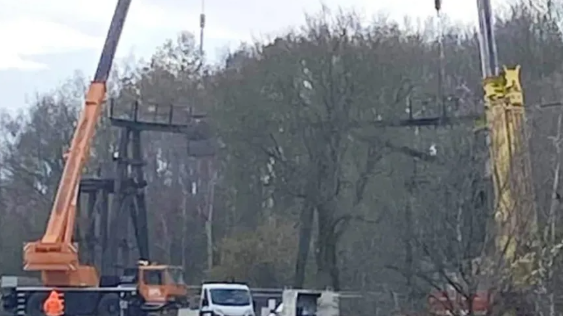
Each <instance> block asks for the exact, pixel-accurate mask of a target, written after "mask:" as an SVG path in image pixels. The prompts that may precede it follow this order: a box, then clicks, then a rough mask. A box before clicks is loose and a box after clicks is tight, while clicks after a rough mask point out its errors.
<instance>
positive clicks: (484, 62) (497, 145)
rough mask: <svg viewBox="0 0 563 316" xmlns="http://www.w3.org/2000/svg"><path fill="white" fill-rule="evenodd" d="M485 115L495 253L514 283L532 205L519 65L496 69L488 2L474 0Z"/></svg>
mask: <svg viewBox="0 0 563 316" xmlns="http://www.w3.org/2000/svg"><path fill="white" fill-rule="evenodd" d="M477 8H478V13H479V47H480V56H481V71H482V74H483V90H484V101H485V119H486V124H487V127H488V143H489V150H490V163H489V171H490V172H489V173H490V176H491V177H492V182H493V187H494V215H495V223H496V231H495V232H494V233H495V236H496V246H497V248H496V255H501V256H502V257H503V259H504V260H502V261H503V266H504V267H508V268H509V269H510V271H511V282H512V283H513V285H515V286H516V287H518V286H525V285H526V284H528V282H529V268H530V263H529V262H527V261H526V260H524V259H525V258H526V255H527V254H528V253H529V252H530V249H529V247H530V245H531V243H532V242H533V240H534V234H535V231H536V206H535V194H534V190H533V180H532V175H531V161H530V152H529V148H528V139H527V136H526V128H525V115H526V110H525V107H524V95H523V92H522V84H521V82H520V66H519V65H517V66H514V67H506V66H503V67H502V68H500V69H499V66H498V57H497V48H496V43H495V37H494V25H493V13H492V7H491V1H490V0H477Z"/></svg>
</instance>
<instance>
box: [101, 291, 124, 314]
mask: <svg viewBox="0 0 563 316" xmlns="http://www.w3.org/2000/svg"><path fill="white" fill-rule="evenodd" d="M119 314H120V312H119V295H117V294H116V293H108V294H104V295H103V296H102V298H101V299H100V302H98V316H119Z"/></svg>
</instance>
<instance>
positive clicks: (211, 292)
mask: <svg viewBox="0 0 563 316" xmlns="http://www.w3.org/2000/svg"><path fill="white" fill-rule="evenodd" d="M199 306H200V309H199V316H255V314H254V302H253V300H252V295H251V294H250V288H248V285H245V284H240V283H204V284H203V285H202V287H201V299H200V305H199Z"/></svg>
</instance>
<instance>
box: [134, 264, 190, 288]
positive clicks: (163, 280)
mask: <svg viewBox="0 0 563 316" xmlns="http://www.w3.org/2000/svg"><path fill="white" fill-rule="evenodd" d="M143 281H144V283H145V284H146V285H167V284H168V285H185V284H186V283H185V282H184V272H183V271H182V269H181V268H176V267H167V268H163V269H145V270H143Z"/></svg>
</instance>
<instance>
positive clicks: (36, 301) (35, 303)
mask: <svg viewBox="0 0 563 316" xmlns="http://www.w3.org/2000/svg"><path fill="white" fill-rule="evenodd" d="M46 299H47V294H46V293H39V292H37V293H32V294H30V295H29V297H28V298H27V302H26V303H25V314H26V315H28V316H45V313H43V303H44V302H45V300H46Z"/></svg>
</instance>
